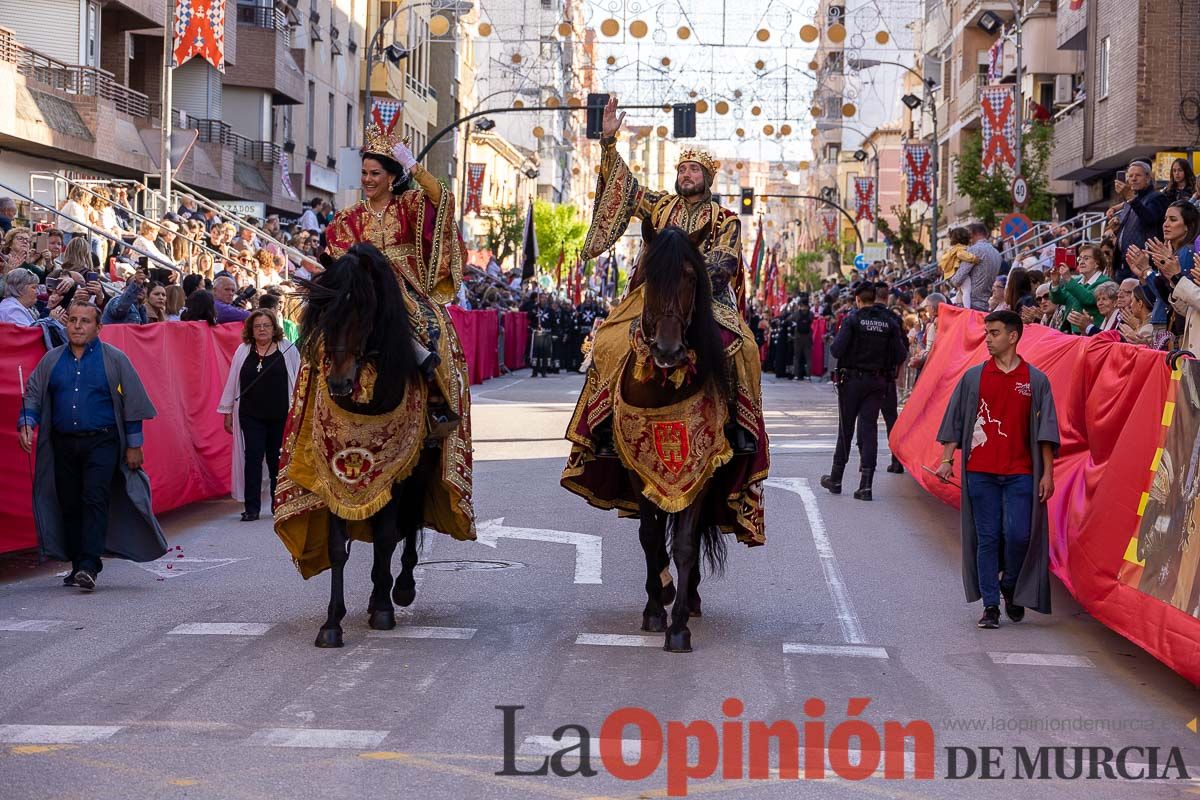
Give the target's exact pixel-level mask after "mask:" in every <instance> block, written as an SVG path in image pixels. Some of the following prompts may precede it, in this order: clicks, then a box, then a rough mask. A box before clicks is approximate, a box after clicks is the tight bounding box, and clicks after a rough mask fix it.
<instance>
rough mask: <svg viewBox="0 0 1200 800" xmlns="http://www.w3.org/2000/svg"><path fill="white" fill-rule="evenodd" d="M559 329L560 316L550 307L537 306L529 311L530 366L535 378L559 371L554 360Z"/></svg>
mask: <svg viewBox="0 0 1200 800" xmlns="http://www.w3.org/2000/svg"><path fill="white" fill-rule="evenodd" d="M557 329H558V314H557V313H555V311H554V309H552V308H550V306H543V305H540V304H539V305H536V306H534V307H533V308H532V309H530V311H529V366H531V367H532V368H533V377H535V378H536V377H537V376H538V375H539V374H541V375H546V374H548V373H549V372H550V370H552V369H553V370H554V371H556V372H557V371H558V362H557V361H556V360H555V358H554V334H555V332H556V331H557Z"/></svg>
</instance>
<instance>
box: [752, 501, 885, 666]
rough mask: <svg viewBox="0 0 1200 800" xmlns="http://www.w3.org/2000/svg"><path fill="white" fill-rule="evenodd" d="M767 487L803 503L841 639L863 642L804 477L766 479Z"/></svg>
mask: <svg viewBox="0 0 1200 800" xmlns="http://www.w3.org/2000/svg"><path fill="white" fill-rule="evenodd" d="M766 484H767V486H774V487H775V488H777V489H785V490H787V491H789V492H794V493H795V494H798V495H799V496H800V500H801V501H802V502H803V503H804V513H805V514H806V515H807V516H808V527H809V529H810V530H811V531H812V538H813V544H814V545H816V548H817V557H818V558H819V559H820V561H821V571H822V572H823V573H824V574H825V584H826V585H827V586H828V587H829V593H830V594H831V595H832V596H833V606H834V608H835V609H836V613H837V621H838V625H840V626H841V628H842V638H843V639H845V640H846V642H848V643H849V644H864V643H866V641H867V637H866V635H865V634H864V633H863V628H862V623H861V622H860V621H859V619H858V614H857V613H855V611H854V604H853V603H851V602H850V592H849V590H848V589H847V588H846V580H845V578H843V577H842V570H841V567H839V566H838V563H837V559H836V558H835V557H834V555H833V544H832V543H831V542H830V541H829V534H828V533H826V531H825V520H824V519H823V518H822V517H821V509H820V508H819V507H818V506H817V497H816V495H814V494H813V491H812V489H811V488H810V487H809V485H808V481H807V480H805V479H804V478H767V481H766Z"/></svg>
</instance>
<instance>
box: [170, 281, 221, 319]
mask: <svg viewBox="0 0 1200 800" xmlns="http://www.w3.org/2000/svg"><path fill="white" fill-rule="evenodd" d="M179 319H180V320H182V321H183V322H207V323H208V324H209V325H216V324H217V307H216V304H215V303H213V296H212V292H208V291H205V290H204V289H200V290H199V291H195V292H192V293H191V294H190V295H189V296H188V299H187V306H186V307H185V308H184V309H183V312H182V313H181V314H180V315H179Z"/></svg>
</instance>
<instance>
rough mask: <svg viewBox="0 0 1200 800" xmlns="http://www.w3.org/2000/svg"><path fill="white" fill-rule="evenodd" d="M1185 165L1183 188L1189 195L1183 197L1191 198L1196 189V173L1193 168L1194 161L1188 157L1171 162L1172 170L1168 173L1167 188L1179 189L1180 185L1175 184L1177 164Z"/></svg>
mask: <svg viewBox="0 0 1200 800" xmlns="http://www.w3.org/2000/svg"><path fill="white" fill-rule="evenodd" d="M1176 164H1178V165H1180V166H1181V167H1183V190H1184V191H1186V192H1187V196H1186V197H1183V198H1181V199H1185V200H1186V199H1189V198H1190V197H1191V195H1192V193H1193V192H1195V191H1196V173H1195V171H1194V170H1193V169H1192V162H1190V161H1188V160H1187V159H1186V158H1177V159H1175V160H1174V161H1172V162H1171V171H1170V172H1168V173H1167V178H1168V180H1167V188H1168V189H1173V190H1176V191H1179V187H1178V186H1176V185H1175V177H1174V175H1175V165H1176Z"/></svg>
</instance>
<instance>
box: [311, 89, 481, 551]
mask: <svg viewBox="0 0 1200 800" xmlns="http://www.w3.org/2000/svg"><path fill="white" fill-rule="evenodd" d="M397 120H399V115H398V114H397V115H395V116H393V117H392V118H391V119H390V120H388V121H387V122H386V123H385V122H384V120H383V118H382V117H381V115H380V113H379V109H378V108H376V109H375V110H374V111H373V112H372V121H371V124H370V125H369V126H368V127H367V130H366V136H365V140H366V145H365V146H364V147H363V149H362V187H363V195H364V198H363V200H362V201H360V202H358V203H356V204H355V205H353V206H350V207H349V208H345V209H343V210H341V211H339V212H338V214H337V215H336V216H335V217H334V219H333V222H332V223H330V225H329V227H328V228H327V229H326V231H325V237H326V242H327V243H326V249H325V252H326V254H327V255H328V256H329V257H331V258H333V259H337V258H340V257H341V256H342V255H344V254H345V253H346V251H347V250H349V249H350V248H351V247H352V246H353V245H355V244H357V243H359V242H370V243H371V244H373V245H375V246H376V247H378V248H379V249H380V251H382V252H383V254H384V255H385V256H386V257H387V259H388V262H389V263H390V264H391V266H392V270H393V271H394V272H395V273H396V278H397V280H398V281H399V282H400V288H401V289H402V291H403V294H404V299H405V304H406V305H407V306H408V312H409V318H410V319H411V320H412V321H413V330H414V334H415V336H416V337H417V341H416V342H415V343H414V346H415V347H416V349H417V351H418V353H419V355H418V358H419V359H421V360H423V363H424V364H425V366H426V368H427V374H429V372H428V371H430V370H431V371H432V378H431V379H430V392H429V398H430V406H431V412H430V416H431V420H430V436H431V438H442V437H444V441H443V442H442V464H441V480H440V481H434V482H432V483H431V485H430V497H429V501H428V506H427V511H426V519H427V520H429V519H430V516H431V515H432V516H433V517H434V518H436V521H437V524H436V525H434V527H436V528H437V529H438V530H440V531H442V532H443V533H448V534H450V535H451V536H453V537H454V538H455V539H474V538H475V522H474V511H473V508H472V504H471V420H470V414H471V409H470V389H469V381H468V377H467V363H466V359H465V358H464V356H463V352H462V347H461V346H460V345H459V342H458V335H457V334H456V332H455V330H454V325H453V323H452V322H451V321H450V316H449V314H448V313H447V312H446V309H445V304H446V303H448V302H450V301H451V300H452V299H453V298H454V297H455V295H456V294H457V293H458V289H459V285H460V284H461V283H462V275H463V262H464V260H465V259H464V256H465V254H466V250H465V248H464V246H463V242H462V238H461V237H460V236H459V233H458V228H457V227H456V225H455V217H454V195H453V194H452V193H451V192H450V190H449V188H447V187H446V186H445V185H444V184H443V183H442V182H440V181H438V180H437V179H436V178H434V177H433V176H432V175H430V174H429V172H428V171H427V170H426V169H425V168H424V167H422V166H421V165H420V164H418V163H417V160H416V158H415V157H414V156H413V154H412V151H411V150H409V148H408V145H407V144H406V143H405V142H404V141H402V140H401V139H400V136H399V135H398V134H397V133H396V132H395V127H396V122H397ZM410 179H411V180H413V181H415V182H416V184H417V186H418V187H419V188H416V189H409V188H407V187H408V185H409V180H410Z"/></svg>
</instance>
